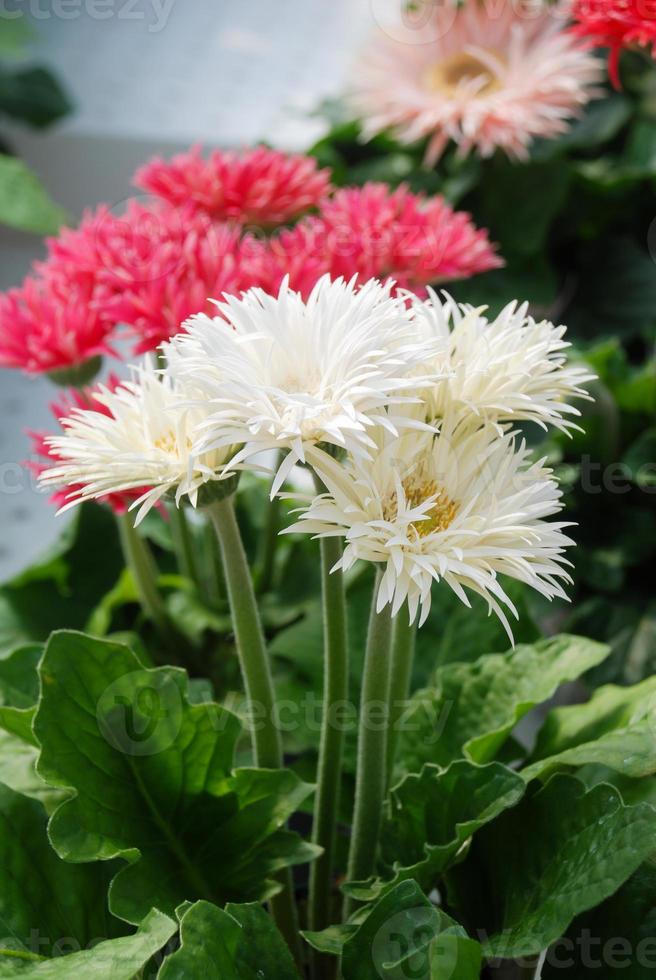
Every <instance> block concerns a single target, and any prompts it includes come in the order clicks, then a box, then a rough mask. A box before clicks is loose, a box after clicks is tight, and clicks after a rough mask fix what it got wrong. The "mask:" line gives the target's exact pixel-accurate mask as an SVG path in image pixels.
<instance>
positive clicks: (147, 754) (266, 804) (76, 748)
mask: <svg viewBox="0 0 656 980" xmlns="http://www.w3.org/2000/svg"><path fill="white" fill-rule="evenodd" d="M40 676H41V688H42V692H43V693H42V697H41V701H40V703H39V708H38V711H37V715H36V718H35V722H34V732H35V735H36V736H37V738H38V740H39V742H40V743H41V745H42V750H41V756H40V759H39V764H38V771H39V773H40V775H41V776H43V778H44V779H45V780H46V781H47V782H48V783H49V784H50V785H53V786H57V787H60V788H63V789H67V790H72V791H75V794H76V795H75V797H74V798H73V799H70V800H67V801H66V802H64V803H63V804H62V805H61V806H60V807H59V809H58V810H56V812H55V813H54V814H53V816H52V819H51V823H50V828H49V832H50V838H51V840H52V843H53V846H54V847H55V849H56V850H57V853H58V854H59V855H60V856H61V857H63V858H65V859H66V860H69V861H92V860H96V859H100V860H108V859H110V858H115V857H121V858H124V859H125V860H126V861H127V862H128V866H127V867H125V868H123V869H122V870H121V871H120V872H119V874H118V875H117V876H116V878H115V879H114V881H113V883H112V889H111V907H112V910H113V911H114V912H115V914H116V915H119V916H120V917H121V918H124V919H125V920H126V921H128V922H133V923H137V922H139V921H141V919H142V918H143V916H144V915H145V914H146V912H147V911H148V909H150V908H152V907H153V906H155V907H157V908H159V909H162V910H163V911H165V912H172V911H173V910H174V909H175V908H176V907H177V906H178V905H180V903H181V902H184V901H186V900H190V901H193V900H196V899H199V898H204V899H207V900H210V901H211V900H214V901H216V902H218V903H219V904H223V902H225V901H227V900H230V899H237V900H251V899H254V900H255V899H256V900H263V899H265V898H267V897H269V896H270V895H271V894H273V893H275V892H276V891H277V890H278V889H279V886H278V885H277V883H275V882H274V881H273V880H272V879H273V875H275V873H276V872H277V871H279V870H281V869H282V868H284V867H286V866H289V865H292V864H297V863H301V862H304V861H307V860H309V859H310V858H311V857H313V856H315V855H316V848H313V847H312V846H311V845H307V844H305V843H304V842H303V841H302V840H301V839H300V838H299V837H298V835H296V834H294V833H291V832H289V831H286V830H284V829H281V828H283V825H284V824H285V823H286V821H287V819H288V818H289V817H290V816H291V814H292V813H293V812H294V811H295V810H296V809H297V808H298V806H299V805H300V803H301V802H302V801H303V800H304V799H305V798H306V797H307V795H308V794H309V792H310V791H311V787H310V786H308V785H307V784H305V783H302V782H301V781H300V780H299V779H298V777H297V776H296V775H295V774H294V773H292V772H290V771H287V770H250V769H241V770H236V771H234V772H231V768H232V764H233V753H234V745H235V741H236V739H237V737H238V735H239V733H240V725H239V722H238V720H237V718H236V717H235V716H234V715H233V714H231V713H230V712H229V711H226V710H225V709H223V708H221V707H220V706H219V705H217V704H211V703H203V704H197V705H194V704H191V703H190V701H189V699H188V695H187V678H186V674H185V673H184V672H183V671H181V670H179V669H175V668H167V667H163V668H159V669H157V670H147V669H144V668H143V667H142V666H141V664H140V662H139V660H138V659H137V657H136V656H135V655H134V654H133V653H132V652H131V651H130V650H129V649H128V648H127V647H124V646H122V645H120V644H117V643H112V642H110V641H107V640H98V639H93V638H92V637H89V636H84V635H83V634H79V633H71V632H60V633H55V634H54V635H53V636H52V637H51V639H50V641H49V642H48V645H47V647H46V651H45V653H44V656H43V660H42V662H41V666H40Z"/></svg>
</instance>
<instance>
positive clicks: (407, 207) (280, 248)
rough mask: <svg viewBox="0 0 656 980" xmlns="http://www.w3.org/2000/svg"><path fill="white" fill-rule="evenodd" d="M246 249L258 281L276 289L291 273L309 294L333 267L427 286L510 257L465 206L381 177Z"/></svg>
mask: <svg viewBox="0 0 656 980" xmlns="http://www.w3.org/2000/svg"><path fill="white" fill-rule="evenodd" d="M245 252H246V254H247V255H248V265H249V275H250V277H251V278H252V281H253V282H256V283H257V284H258V285H259V286H261V287H262V288H263V289H265V290H266V292H269V293H271V294H273V295H276V294H277V291H278V289H279V288H280V284H281V282H282V280H283V278H284V276H286V275H287V276H289V284H290V286H291V287H292V289H295V290H297V291H298V292H300V293H302V294H303V295H304V296H307V295H308V294H309V292H310V291H311V289H312V287H313V286H314V285H315V283H316V282H317V280H318V279H319V278H320V277H321V276H322V275H324V274H325V273H329V274H330V275H331V276H332V277H333V278H334V279H336V278H337V277H338V276H343V277H344V279H346V280H347V281H349V280H350V279H351V278H352V277H353V276H358V278H359V280H360V281H361V282H366V281H367V280H368V279H382V280H387V279H394V280H395V282H396V283H397V286H399V287H401V288H406V289H411V290H413V291H415V292H419V293H423V292H424V287H425V286H426V285H428V284H435V283H440V282H445V281H447V280H453V279H463V278H466V277H468V276H472V275H475V274H476V273H479V272H486V271H488V270H489V269H496V268H499V267H500V266H501V265H503V261H502V260H501V259H500V258H499V256H498V255H497V254H496V252H495V249H494V246H493V245H491V243H490V240H489V238H488V234H487V232H486V231H485V230H483V229H478V228H476V227H475V225H474V224H473V223H472V221H471V218H470V216H469V215H468V214H466V213H465V212H462V211H454V210H453V209H452V208H451V207H449V205H448V204H446V202H445V201H444V199H443V198H441V197H424V195H422V194H412V193H411V192H410V191H409V190H408V189H407V187H405V186H401V187H398V188H397V189H396V190H394V191H391V190H390V188H389V187H388V186H387V184H376V183H369V184H365V185H364V187H352V188H346V189H344V190H340V191H336V193H335V194H334V195H333V196H332V197H330V198H327V199H326V200H325V201H324V202H323V204H322V207H321V211H320V214H319V216H317V217H308V218H304V219H303V220H302V221H301V222H299V224H297V225H296V227H295V228H293V229H291V230H290V231H283V232H282V233H280V234H279V235H276V236H274V237H273V238H272V239H270V240H269V241H268V242H259V241H255V240H253V241H252V242H251V243H249V245H248V246H245Z"/></svg>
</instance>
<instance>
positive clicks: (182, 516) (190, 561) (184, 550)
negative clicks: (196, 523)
mask: <svg viewBox="0 0 656 980" xmlns="http://www.w3.org/2000/svg"><path fill="white" fill-rule="evenodd" d="M168 510H169V519H170V521H171V535H172V537H173V547H174V549H175V554H176V558H177V559H178V566H179V568H180V571H181V572H182V574H183V575H184V576H185V578H188V579H189V580H190V581H191V582H193V583H194V584H195V585H196V586H198V584H199V583H198V571H197V568H196V560H195V557H194V542H193V539H192V536H191V531H190V529H189V521H188V520H187V515H186V513H185V511H184V507H176V505H175V504H173V505H172V506H171V507H169V509H168Z"/></svg>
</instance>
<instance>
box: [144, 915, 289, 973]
mask: <svg viewBox="0 0 656 980" xmlns="http://www.w3.org/2000/svg"><path fill="white" fill-rule="evenodd" d="M157 976H158V980H187V978H190V977H203V978H204V980H298V973H297V972H296V968H295V967H294V962H293V960H292V957H291V953H290V952H289V949H288V948H287V946H286V945H285V942H284V940H283V939H282V937H281V935H280V933H279V932H278V930H277V929H276V927H275V925H274V924H273V922H272V920H271V918H270V917H269V916H268V915H267V913H266V912H265V911H264V909H263V908H262V906H260V905H255V904H253V905H228V906H227V908H226V909H225V910H223V909H220V908H218V907H217V906H216V905H212V904H210V903H209V902H196V903H195V904H194V905H192V906H190V907H189V908H188V909H187V910H186V911H185V912H184V914H183V915H182V918H181V920H180V949H179V950H177V951H176V952H175V953H173V954H172V955H171V956H169V957H168V958H167V959H166V960H165V961H164V963H163V965H162V968H161V970H160V971H159V973H158V975H157Z"/></svg>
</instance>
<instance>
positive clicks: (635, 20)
mask: <svg viewBox="0 0 656 980" xmlns="http://www.w3.org/2000/svg"><path fill="white" fill-rule="evenodd" d="M572 17H573V19H574V20H575V21H576V24H575V26H574V32H575V33H576V34H577V35H579V36H580V37H584V38H586V39H587V40H588V41H589V42H590V44H591V45H594V46H596V47H600V48H610V63H609V70H610V77H611V79H612V82H613V85H615V87H616V88H619V87H620V78H619V59H620V54H621V53H622V51H623V50H624V48H627V47H629V46H630V45H632V44H639V45H642V46H643V47H651V48H652V54H655V53H656V51H655V49H656V0H574V3H573V7H572Z"/></svg>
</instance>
